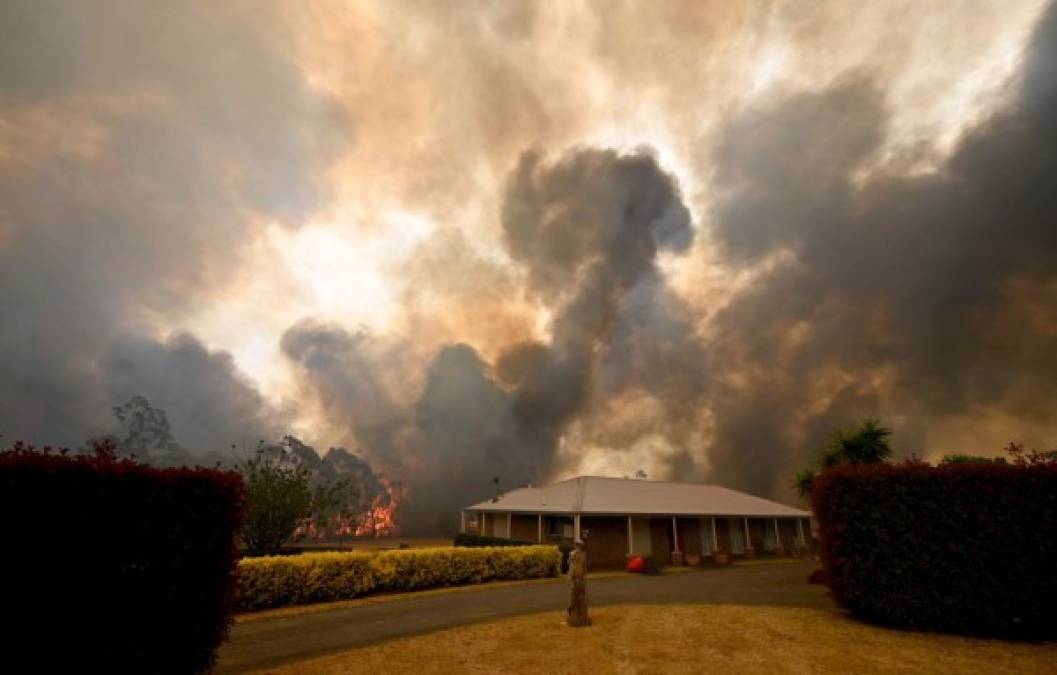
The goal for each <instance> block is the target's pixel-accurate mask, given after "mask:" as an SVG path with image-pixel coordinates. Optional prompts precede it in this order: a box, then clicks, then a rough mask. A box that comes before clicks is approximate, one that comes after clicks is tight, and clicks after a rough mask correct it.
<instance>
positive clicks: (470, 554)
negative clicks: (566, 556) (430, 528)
mask: <svg viewBox="0 0 1057 675" xmlns="http://www.w3.org/2000/svg"><path fill="white" fill-rule="evenodd" d="M560 564H561V553H560V552H559V551H558V549H557V548H556V547H554V546H520V547H489V548H426V549H408V550H395V551H349V552H342V553H305V554H302V555H299V556H285V557H275V558H246V559H243V560H241V561H240V562H239V568H238V579H239V592H238V606H239V608H240V609H243V610H255V609H265V608H268V607H279V606H283V605H295V604H302V603H308V602H325V601H331V600H344V599H348V598H357V597H360V596H364V595H368V594H370V593H379V592H385V591H410V590H416V589H422V588H436V587H439V586H460V585H464V584H477V583H481V582H482V581H491V580H506V579H534V578H539V577H552V576H556V575H557V574H558V570H559V566H560Z"/></svg>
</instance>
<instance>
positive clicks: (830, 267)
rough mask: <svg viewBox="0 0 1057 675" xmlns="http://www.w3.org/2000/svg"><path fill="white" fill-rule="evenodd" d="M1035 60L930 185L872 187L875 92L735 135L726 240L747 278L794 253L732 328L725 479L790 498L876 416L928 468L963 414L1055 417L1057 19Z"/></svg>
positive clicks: (725, 324)
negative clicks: (793, 475) (801, 479)
mask: <svg viewBox="0 0 1057 675" xmlns="http://www.w3.org/2000/svg"><path fill="white" fill-rule="evenodd" d="M1027 58H1028V60H1027V63H1026V68H1025V71H1024V76H1023V82H1022V84H1021V85H1020V90H1019V96H1017V97H1016V98H1015V100H1014V102H1013V103H1012V104H1011V106H1010V108H1009V109H1008V110H1007V111H1005V112H1002V113H999V114H997V115H996V116H994V117H993V118H991V119H988V120H986V121H984V122H982V123H980V124H979V125H978V126H976V127H975V128H974V129H972V130H970V131H969V132H968V133H967V134H966V135H965V136H964V137H963V138H962V139H961V141H960V144H959V146H958V148H957V150H956V151H955V152H954V154H953V156H952V157H951V158H950V159H949V160H948V161H947V162H945V164H944V165H943V166H941V167H940V168H939V169H938V170H937V171H935V172H933V173H929V174H926V175H921V176H912V177H905V176H888V175H884V174H876V173H875V174H868V175H867V176H866V177H865V178H860V181H858V182H857V180H856V172H857V171H862V170H863V169H864V168H865V167H866V166H867V165H868V163H869V161H870V160H871V159H873V158H874V153H876V152H877V151H878V147H879V143H880V141H881V139H882V138H883V136H884V123H885V112H884V102H883V99H882V97H881V95H880V93H879V92H878V91H876V90H875V89H873V88H872V87H871V86H870V83H869V82H868V81H863V80H847V81H844V82H841V83H838V84H837V85H835V86H834V87H833V88H831V89H828V90H826V91H821V92H815V93H803V94H798V95H795V96H792V97H790V98H786V99H783V100H777V101H772V102H770V103H768V104H766V105H763V106H761V107H758V108H756V109H754V110H751V111H749V112H747V113H745V114H744V115H742V116H741V117H739V118H738V119H735V120H733V121H732V122H731V123H730V124H729V126H728V128H727V129H726V131H725V133H724V134H723V135H722V138H723V142H722V143H721V144H720V146H719V148H718V152H717V153H716V154H715V162H716V184H715V188H716V190H717V191H718V192H719V194H721V195H722V197H721V199H720V200H719V202H718V204H717V206H716V208H715V210H714V212H713V214H712V215H713V217H712V224H713V226H712V230H711V234H712V235H713V236H714V238H715V240H716V241H717V242H718V243H719V244H720V245H721V246H722V247H723V249H724V250H725V251H726V253H728V254H729V255H730V256H731V258H733V259H734V260H739V261H743V262H744V263H745V264H753V263H756V262H758V261H761V260H763V259H764V258H766V257H768V256H775V255H779V256H781V255H784V256H786V257H785V259H784V260H783V261H781V262H779V263H778V264H777V265H776V266H775V267H774V269H773V271H771V272H770V273H767V274H765V275H764V276H762V277H761V278H759V279H758V281H756V282H755V283H754V284H753V285H752V287H751V288H749V289H747V290H746V291H745V292H743V293H740V294H739V295H738V296H737V297H736V298H735V299H734V301H733V302H732V303H731V304H730V305H729V306H728V307H727V308H726V309H725V310H724V311H723V312H722V313H721V314H720V315H719V316H718V317H717V318H716V321H715V322H714V328H715V335H716V337H715V339H714V340H713V341H712V342H711V343H710V344H709V349H710V352H711V355H710V356H711V358H710V362H711V363H712V364H713V368H712V373H711V377H710V378H709V380H710V382H712V383H713V385H712V388H711V392H710V394H709V404H710V406H711V408H712V410H713V413H714V416H715V419H716V425H717V426H716V438H715V441H714V443H713V446H712V448H711V451H710V453H709V460H710V464H711V468H712V476H714V478H715V479H717V480H720V481H723V482H726V483H729V484H731V485H733V486H737V487H743V488H750V489H754V490H757V491H761V492H769V491H774V490H778V489H780V488H781V484H782V483H783V482H785V481H784V479H785V478H786V477H787V475H788V470H789V468H790V467H791V466H794V465H796V464H797V463H804V462H806V461H807V459H808V457H809V456H810V452H811V449H812V448H813V447H815V446H817V444H818V443H819V439H823V438H825V433H826V431H827V430H828V429H830V428H832V427H834V426H836V425H839V424H844V423H847V422H849V421H854V420H855V419H856V418H858V417H862V416H866V415H869V414H880V415H882V416H884V417H885V418H886V419H888V420H889V421H893V420H895V421H897V422H898V423H897V424H896V429H897V431H898V432H899V433H897V436H896V439H895V441H896V445H897V446H898V447H900V448H901V449H902V450H904V451H916V452H919V453H921V452H925V451H928V450H929V448H928V447H922V443H923V438H924V435H923V431H924V429H925V427H927V426H928V425H930V424H934V423H936V422H937V421H939V420H942V419H944V418H947V419H951V418H954V419H957V418H958V417H959V416H963V417H962V418H963V419H971V417H972V415H973V413H974V411H983V410H999V411H1003V412H1004V413H1006V414H1009V415H1010V416H1011V417H1012V418H1014V419H1018V420H1021V421H1023V422H1028V423H1030V422H1032V421H1040V420H1045V419H1047V416H1052V412H1053V410H1052V405H1051V400H1052V396H1053V392H1054V391H1055V387H1057V330H1055V329H1054V326H1055V325H1057V227H1055V223H1057V220H1055V219H1057V191H1054V189H1053V186H1054V180H1055V176H1057V125H1055V124H1054V120H1055V119H1057V67H1055V65H1054V64H1057V7H1051V8H1050V9H1049V10H1048V11H1047V12H1046V13H1045V16H1044V17H1043V19H1042V21H1041V23H1040V24H1039V27H1038V30H1037V34H1036V36H1035V39H1034V41H1033V43H1032V44H1031V46H1030V50H1029V52H1028V57H1027ZM734 374H737V377H736V378H735V377H732V375H734ZM1051 418H1052V417H1051ZM1036 440H1037V441H1038V442H1039V444H1040V445H1045V444H1046V443H1047V442H1050V443H1052V439H1036ZM962 450H963V451H965V452H981V451H983V452H988V451H994V450H997V448H995V447H964V448H962Z"/></svg>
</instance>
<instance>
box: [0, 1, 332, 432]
mask: <svg viewBox="0 0 1057 675" xmlns="http://www.w3.org/2000/svg"><path fill="white" fill-rule="evenodd" d="M277 18H278V17H277V16H276V14H275V12H274V10H273V9H271V8H270V7H267V6H265V5H263V4H259V3H247V4H242V5H240V4H229V5H225V6H224V7H223V8H219V7H214V6H212V5H208V4H191V5H166V4H153V3H152V4H140V3H127V2H117V1H115V2H109V1H104V2H93V3H66V2H36V1H33V2H21V1H18V0H15V1H13V2H4V3H2V5H0V26H2V27H3V28H2V32H3V39H0V83H2V85H0V120H3V124H4V128H5V130H6V131H8V132H9V133H8V134H7V135H6V136H5V137H4V138H3V139H0V143H6V147H3V148H2V149H0V317H2V321H3V324H4V330H3V331H2V332H0V353H2V354H3V357H2V358H3V377H0V433H3V434H4V435H5V436H6V437H7V438H24V439H27V440H32V441H34V442H37V443H57V444H66V445H76V444H78V443H80V442H81V441H83V440H84V437H85V436H86V435H89V434H99V433H103V432H106V431H109V430H110V428H111V425H112V423H113V420H112V416H111V406H113V405H118V404H121V403H124V402H125V400H126V399H127V397H128V396H129V395H131V394H133V393H136V394H142V395H144V396H146V397H147V398H148V399H149V400H151V401H152V402H154V403H156V404H158V405H162V406H163V407H165V408H166V409H167V410H168V411H169V414H170V416H171V418H172V420H173V424H174V427H175V432H176V435H177V438H178V440H181V442H182V443H184V444H185V445H187V446H189V447H192V448H194V449H195V450H196V451H204V450H206V449H213V448H217V447H220V448H226V447H229V445H230V444H231V443H238V442H240V441H241V439H243V438H246V437H249V438H254V437H257V436H258V435H260V434H265V433H268V432H270V431H272V430H273V429H274V428H275V427H276V426H278V425H280V424H281V423H282V418H281V416H277V415H275V414H274V411H273V410H271V409H270V408H269V407H268V406H267V405H265V404H264V403H263V401H262V399H261V397H260V395H259V394H258V393H257V392H256V391H255V390H254V387H253V385H251V384H250V383H248V382H247V381H246V380H245V379H244V378H242V377H241V376H240V375H239V373H238V372H237V370H236V369H235V367H234V365H233V364H232V362H231V360H230V358H229V357H227V356H226V355H224V354H222V353H216V352H209V351H208V350H206V348H205V347H203V346H202V345H199V344H197V343H196V342H195V340H194V338H192V337H178V338H174V339H173V340H170V341H165V340H157V339H156V334H157V333H156V330H155V326H156V325H157V324H158V323H168V324H170V325H172V324H173V323H175V324H176V325H179V321H180V318H181V317H183V316H185V315H186V313H187V312H188V311H189V310H195V309H199V308H201V306H202V304H203V303H206V302H209V295H208V294H209V293H210V292H212V291H214V290H216V289H218V288H223V286H224V285H225V284H226V283H228V282H230V281H232V279H233V278H234V276H233V274H232V270H234V269H237V265H236V264H235V263H237V262H238V261H239V258H240V256H241V255H242V247H243V245H244V244H246V243H247V242H248V241H250V238H251V235H252V233H253V229H252V228H253V227H254V226H255V225H257V224H259V222H260V221H262V220H270V221H273V222H278V223H281V224H285V225H288V226H294V225H296V224H297V223H298V222H300V221H301V220H302V219H304V218H305V217H306V216H307V215H308V214H309V213H311V212H312V210H313V209H314V208H315V207H316V205H317V203H318V202H319V200H320V198H321V197H322V196H324V194H325V189H324V185H323V184H322V183H320V182H319V181H318V176H319V175H320V173H321V172H322V171H323V169H325V167H326V166H327V165H328V163H329V162H330V161H331V159H332V158H333V156H334V153H335V152H336V151H337V150H339V149H340V148H341V147H342V146H343V140H344V138H345V137H346V135H347V127H346V124H345V123H344V122H343V120H342V118H341V116H340V115H338V114H337V113H336V112H335V111H336V108H335V106H334V105H333V103H332V102H330V101H329V100H328V99H327V98H326V97H325V96H321V95H319V94H318V93H316V92H314V91H312V90H311V89H309V88H308V86H307V85H306V83H305V80H304V78H303V76H302V75H301V74H300V73H299V72H298V71H297V68H296V66H295V65H294V64H293V63H292V61H291V60H290V57H289V50H288V45H287V44H286V43H287V42H288V36H285V35H284V32H283V31H282V30H270V29H269V27H270V26H279V25H281V23H280V22H278V21H276V19H277ZM251 20H252V21H253V23H254V25H255V26H256V27H257V29H256V30H253V31H247V30H245V27H246V25H247V23H248V22H250V21H251ZM162 319H163V320H164V321H161V320H162ZM247 330H252V327H247ZM122 336H124V337H122ZM115 397H117V398H115Z"/></svg>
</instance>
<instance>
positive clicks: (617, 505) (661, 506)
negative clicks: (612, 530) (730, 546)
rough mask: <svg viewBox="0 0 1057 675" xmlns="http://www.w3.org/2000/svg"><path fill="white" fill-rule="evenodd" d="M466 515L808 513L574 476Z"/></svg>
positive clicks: (706, 489) (758, 501)
mask: <svg viewBox="0 0 1057 675" xmlns="http://www.w3.org/2000/svg"><path fill="white" fill-rule="evenodd" d="M465 510H467V511H501V512H507V511H510V512H516V513H590V514H631V515H669V516H770V517H801V518H807V517H809V516H810V515H811V514H810V513H809V512H808V511H803V510H801V509H795V508H793V507H791V506H786V505H785V504H779V503H778V502H772V501H770V500H769V499H762V498H760V497H754V496H753V495H749V494H745V493H744V492H738V491H736V490H730V489H728V488H725V487H720V486H718V485H702V484H700V483H670V482H666V481H656V480H637V479H630V478H603V477H601V476H578V477H577V478H570V479H569V480H563V481H561V482H559V483H554V484H552V485H545V486H543V487H525V488H519V489H517V490H511V491H510V492H507V493H505V494H503V495H500V497H499V499H498V500H497V501H492V500H488V501H483V502H481V503H479V504H474V505H472V506H467V507H466V509H465Z"/></svg>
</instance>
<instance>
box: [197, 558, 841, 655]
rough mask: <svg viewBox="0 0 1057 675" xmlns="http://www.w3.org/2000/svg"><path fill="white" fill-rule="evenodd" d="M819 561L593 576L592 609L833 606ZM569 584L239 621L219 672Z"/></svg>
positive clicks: (551, 602) (501, 612)
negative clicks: (819, 576)
mask: <svg viewBox="0 0 1057 675" xmlns="http://www.w3.org/2000/svg"><path fill="white" fill-rule="evenodd" d="M816 567H817V563H792V562H789V563H775V564H755V565H745V566H738V565H735V566H732V567H727V568H718V569H703V570H695V571H692V572H685V573H677V574H667V575H661V576H639V575H627V576H624V575H620V576H616V577H608V578H601V579H590V578H589V579H588V593H589V598H590V602H591V605H593V606H601V605H616V604H631V603H635V604H653V603H709V604H738V605H781V606H792V607H832V606H833V603H832V601H830V599H829V598H828V597H827V595H826V593H825V590H824V589H823V588H822V587H820V586H812V585H809V584H808V583H807V576H808V574H810V572H811V570H813V569H815V568H816ZM568 595H569V590H568V584H567V583H565V582H564V581H563V580H557V579H555V580H546V581H540V582H535V583H530V584H524V585H514V586H499V587H493V588H489V587H488V586H487V585H483V586H480V587H477V588H474V589H473V590H464V591H459V592H456V593H448V594H438V595H428V596H421V597H414V596H409V597H408V598H406V599H400V600H393V601H391V602H383V603H378V604H372V605H364V606H360V607H348V608H344V609H334V610H329V611H320V612H315V613H310V614H301V615H298V616H290V617H281V618H274V619H259V620H255V621H247V622H244V623H239V624H236V625H235V626H234V627H233V628H232V631H231V639H230V641H229V642H228V643H226V644H225V645H224V646H223V647H222V648H221V650H220V662H219V664H218V666H217V671H216V672H217V673H243V672H248V671H252V670H256V669H260V668H267V667H270V666H276V665H279V664H281V663H287V662H291V661H300V660H304V659H308V658H312V657H315V656H320V655H323V654H327V653H331V652H339V651H343V650H346V649H351V648H353V647H359V646H362V645H365V644H370V643H373V642H380V641H382V640H388V639H391V638H397V637H403V636H406V635H416V634H420V633H428V632H430V631H435V630H440V629H443V628H450V627H453V626H461V625H464V624H468V623H475V622H479V621H487V620H490V619H495V618H498V617H504V616H511V615H514V614H530V613H535V612H546V611H554V612H562V611H564V608H565V605H566V603H567V601H568Z"/></svg>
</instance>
